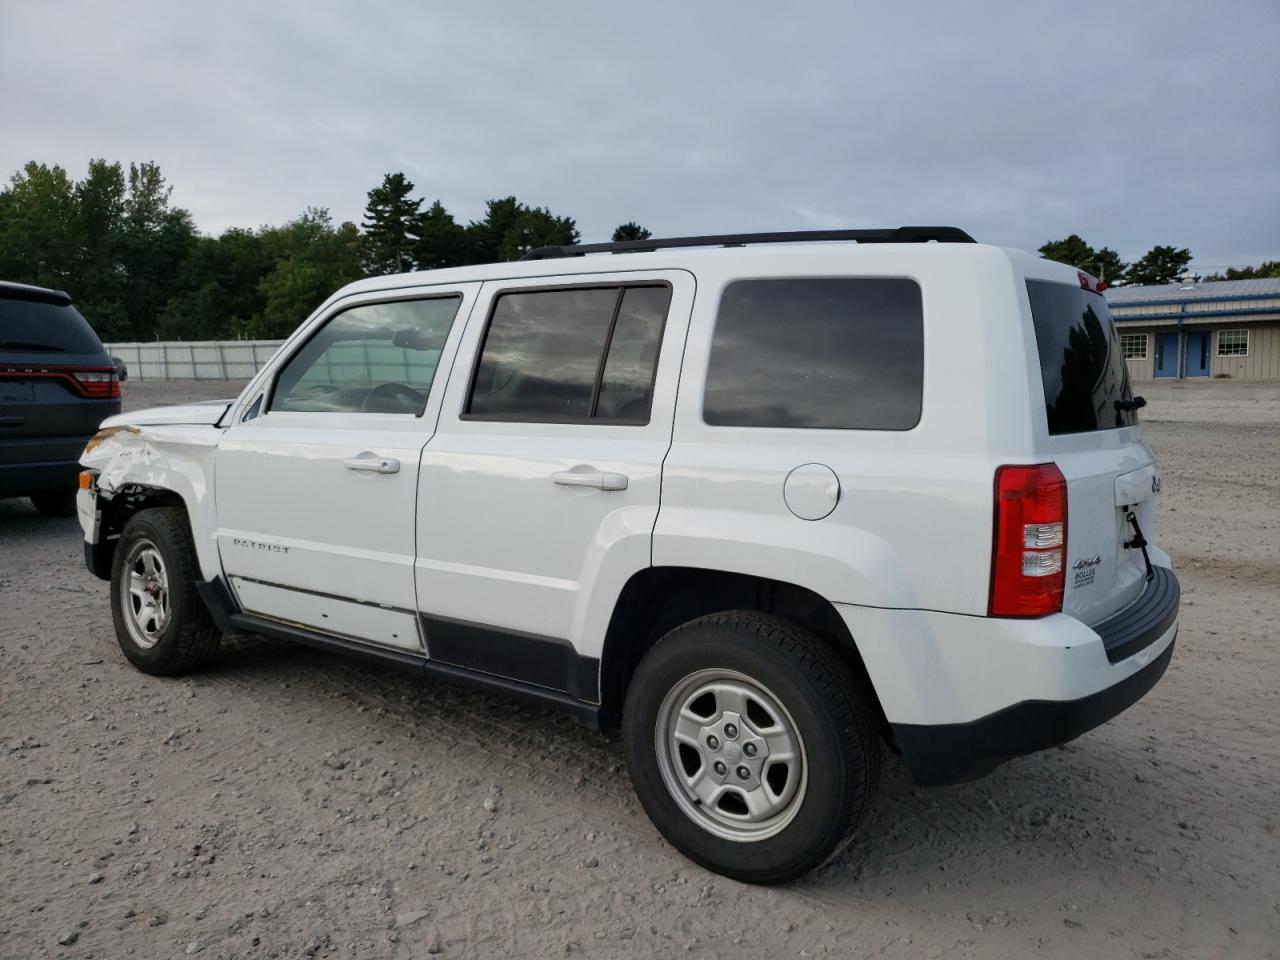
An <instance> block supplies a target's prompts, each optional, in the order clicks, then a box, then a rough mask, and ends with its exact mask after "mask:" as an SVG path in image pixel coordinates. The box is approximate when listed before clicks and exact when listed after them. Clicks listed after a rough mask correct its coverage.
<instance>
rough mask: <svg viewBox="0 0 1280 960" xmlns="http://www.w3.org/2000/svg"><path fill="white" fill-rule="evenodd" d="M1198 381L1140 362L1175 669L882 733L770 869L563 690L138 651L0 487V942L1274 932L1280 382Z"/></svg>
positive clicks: (102, 949)
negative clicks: (1116, 707) (907, 741)
mask: <svg viewBox="0 0 1280 960" xmlns="http://www.w3.org/2000/svg"><path fill="white" fill-rule="evenodd" d="M1218 386H1219V385H1217V384H1210V385H1199V386H1198V388H1197V389H1188V390H1185V391H1183V390H1181V388H1177V387H1165V386H1164V385H1161V387H1160V389H1156V388H1154V387H1153V388H1149V389H1144V391H1143V392H1145V393H1146V394H1147V396H1148V398H1149V399H1151V401H1152V403H1151V407H1150V408H1149V410H1148V411H1147V413H1149V414H1150V416H1149V417H1148V421H1149V422H1148V426H1147V427H1146V429H1145V433H1146V436H1147V438H1148V439H1149V441H1150V443H1151V444H1152V446H1153V447H1154V448H1155V449H1156V452H1157V454H1158V455H1159V456H1160V457H1161V459H1162V461H1163V464H1164V471H1165V473H1164V476H1165V496H1164V500H1163V517H1162V522H1161V530H1160V540H1161V542H1162V543H1163V544H1164V545H1165V546H1166V547H1167V548H1168V549H1169V550H1170V552H1171V553H1172V554H1173V556H1174V559H1175V561H1176V563H1177V566H1178V569H1179V573H1180V576H1181V578H1182V581H1183V587H1184V598H1185V601H1184V602H1185V607H1184V618H1183V624H1182V633H1181V637H1180V639H1179V644H1178V650H1177V653H1176V654H1175V657H1174V660H1173V664H1172V666H1171V668H1170V670H1169V672H1168V674H1167V675H1166V676H1165V679H1164V680H1163V682H1162V683H1161V684H1159V685H1158V686H1157V687H1156V688H1155V690H1153V691H1152V692H1151V693H1150V694H1149V695H1148V696H1147V697H1146V698H1145V699H1144V700H1142V701H1141V702H1140V703H1139V704H1137V705H1136V706H1135V707H1133V708H1132V709H1131V710H1130V711H1128V712H1127V713H1125V714H1123V715H1122V716H1121V717H1119V718H1117V719H1116V720H1114V721H1112V722H1111V723H1110V724H1107V725H1106V726H1104V727H1102V728H1100V729H1098V730H1096V731H1094V732H1092V733H1090V734H1087V735H1085V736H1084V737H1082V738H1080V739H1079V740H1077V741H1075V742H1074V743H1072V744H1070V745H1068V746H1067V747H1065V748H1061V749H1057V750H1051V751H1048V752H1046V753H1043V754H1040V755H1037V756H1032V757H1026V758H1022V759H1019V760H1015V761H1013V762H1011V763H1009V764H1007V765H1005V766H1004V767H1002V768H1001V769H1000V770H998V771H997V772H995V773H994V774H992V775H991V776H990V777H988V778H986V779H985V780H982V781H980V782H978V783H972V784H966V785H963V786H957V787H948V788H936V789H930V790H921V789H917V788H915V787H914V786H912V784H911V783H910V781H909V780H908V778H907V776H906V774H905V771H904V770H903V768H902V766H901V764H900V763H899V762H897V761H892V762H890V763H888V764H887V767H886V775H885V778H884V781H883V783H882V787H881V791H880V795H879V798H878V801H877V804H876V811H875V814H874V816H873V819H872V820H871V822H870V823H869V824H868V826H867V827H866V829H865V830H864V832H863V833H862V834H861V836H860V838H859V839H858V840H857V841H856V842H855V843H854V845H853V846H852V847H851V848H850V849H849V850H848V852H847V853H846V854H845V855H844V856H843V857H842V858H841V859H840V860H839V861H837V862H836V863H834V864H832V865H829V866H828V867H826V868H824V869H823V870H821V871H819V872H817V873H815V874H813V875H811V876H809V877H807V878H805V879H804V880H802V881H800V882H797V883H794V884H792V885H789V886H786V887H782V888H773V889H762V888H753V887H749V886H744V885H741V884H737V883H734V882H732V881H729V880H726V879H723V878H721V877H718V876H716V875H714V874H710V873H707V872H704V871H703V870H701V869H699V868H697V867H695V866H693V865H692V864H690V863H689V862H688V861H686V860H684V859H683V858H682V857H680V856H679V855H678V854H676V853H675V852H674V851H673V850H672V849H671V848H670V847H668V846H667V845H666V844H665V843H664V842H663V841H662V840H661V839H660V838H659V837H658V835H657V833H656V832H655V831H654V829H653V828H652V827H651V826H650V824H649V823H648V821H647V820H646V819H645V817H644V814H643V812H642V811H641V810H640V807H639V805H638V804H637V803H636V801H635V800H634V799H633V797H632V794H631V789H630V785H629V784H628V781H627V777H626V773H625V771H624V769H623V762H622V751H621V748H620V746H619V744H618V743H617V742H611V741H609V740H606V739H605V738H603V737H601V736H600V735H597V734H593V733H590V732H588V731H586V730H583V729H581V728H578V727H576V726H575V725H574V724H573V723H571V722H569V721H567V720H565V719H563V718H561V717H559V716H556V715H554V714H551V713H547V712H543V711H541V710H539V709H535V708H532V707H527V706H523V705H519V704H514V703H511V702H508V701H504V700H502V699H499V698H496V697H490V696H484V695H479V694H476V693H472V692H466V691H461V690H458V689H455V688H452V687H449V686H446V685H443V684H440V683H434V682H424V681H423V680H422V679H420V678H417V677H414V676H410V675H408V674H406V673H401V672H396V671H393V670H390V669H382V668H378V667H373V666H367V665H364V664H360V663H356V662H353V661H349V660H344V659H340V658H338V657H336V656H329V655H325V654H321V653H317V652H312V651H309V650H306V649H302V648H297V647H292V646H288V645H284V644H274V643H269V642H266V641H261V640H252V639H239V640H236V641H235V642H233V643H231V644H230V647H229V649H228V650H226V652H224V653H223V654H222V655H221V657H220V658H219V660H218V661H217V662H216V663H215V665H214V666H213V667H211V668H210V669H208V670H206V671H204V672H202V673H200V674H199V675H197V676H192V677H188V678H184V679H175V680H162V679H154V678H149V677H146V676H143V675H142V674H140V673H138V672H136V671H134V670H133V669H132V668H130V667H129V666H128V665H127V664H126V662H125V661H124V660H123V658H122V657H121V656H120V654H119V652H118V649H117V647H116V644H115V640H114V638H113V635H112V629H111V621H110V613H109V609H108V600H107V592H106V588H105V585H104V584H102V583H101V582H99V581H96V580H94V579H93V578H91V577H90V576H89V575H88V574H87V573H86V572H85V571H84V569H83V566H82V560H81V551H80V534H79V530H78V528H77V527H76V523H75V521H74V520H48V519H44V518H42V517H40V516H38V515H37V514H36V513H35V512H34V511H33V510H32V509H31V508H30V506H29V505H28V504H27V503H26V502H25V501H3V502H0V886H2V888H3V893H0V957H6V958H8V957H12V958H34V957H52V956H59V957H61V956H66V957H118V956H144V957H153V956H155V957H171V956H186V955H191V954H199V955H203V956H208V957H298V956H335V957H347V956H358V957H420V956H425V955H429V954H439V955H440V956H444V957H490V956H541V955H561V954H565V953H570V954H572V953H581V954H583V955H587V956H592V957H615V956H618V957H623V956H625V957H648V956H654V955H670V954H674V953H679V954H681V955H688V956H694V957H735V958H738V957H756V956H760V957H765V956H768V957H776V956H793V957H804V956H810V957H819V956H828V955H830V956H850V955H857V956H860V957H862V956H866V957H902V958H908V957H909V958H930V957H947V958H952V957H1026V956H1029V955H1035V956H1046V957H1073V958H1074V957H1084V956H1088V957H1204V958H1223V957H1232V958H1238V957H1267V956H1270V957H1275V956H1278V955H1280V870H1277V865H1278V864H1280V840H1278V838H1277V831H1278V829H1280V793H1278V792H1277V786H1276V785H1277V782H1280V702H1278V701H1280V694H1278V692H1277V687H1278V683H1277V678H1278V677H1280V655H1278V654H1277V647H1276V644H1277V634H1278V633H1280V631H1278V630H1277V627H1278V626H1280V388H1278V387H1259V388H1252V389H1251V388H1249V387H1247V386H1246V385H1240V384H1226V385H1221V386H1222V387H1223V388H1224V390H1223V392H1222V393H1220V394H1214V393H1212V392H1207V393H1206V392H1205V388H1216V387H1218ZM235 389H236V385H234V384H233V385H230V386H228V385H226V384H208V383H202V384H190V383H187V384H135V383H130V384H127V385H126V404H127V405H128V406H129V407H140V406H150V405H154V404H156V403H160V402H172V401H174V400H185V399H199V398H202V397H217V396H226V395H229V394H230V393H234V392H235Z"/></svg>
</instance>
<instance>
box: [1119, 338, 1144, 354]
mask: <svg viewBox="0 0 1280 960" xmlns="http://www.w3.org/2000/svg"><path fill="white" fill-rule="evenodd" d="M1120 349H1121V350H1123V351H1124V358H1125V359H1126V360H1145V359H1147V335H1146V334H1145V333H1122V334H1120Z"/></svg>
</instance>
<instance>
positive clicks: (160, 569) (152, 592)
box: [119, 537, 169, 650]
mask: <svg viewBox="0 0 1280 960" xmlns="http://www.w3.org/2000/svg"><path fill="white" fill-rule="evenodd" d="M119 590H120V591H121V596H120V606H121V608H122V610H123V612H124V624H125V628H126V629H127V630H128V631H129V636H130V637H131V638H132V639H133V642H134V643H136V644H137V645H138V646H139V647H142V648H143V649H144V650H145V649H150V648H151V647H154V646H155V645H156V642H157V641H158V640H159V639H160V637H161V635H162V634H163V633H164V628H165V627H166V626H167V625H168V623H169V574H168V571H167V570H166V569H165V565H164V558H163V557H162V556H160V551H159V549H157V547H156V545H155V544H154V543H152V542H151V541H150V540H148V539H146V538H145V537H140V538H139V539H137V540H135V541H134V542H133V544H132V545H131V546H130V547H129V551H128V553H127V554H126V555H125V561H124V576H122V577H121V578H120V583H119Z"/></svg>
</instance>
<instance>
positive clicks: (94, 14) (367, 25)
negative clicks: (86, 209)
mask: <svg viewBox="0 0 1280 960" xmlns="http://www.w3.org/2000/svg"><path fill="white" fill-rule="evenodd" d="M801 8H803V9H801ZM1056 9H1057V10H1059V11H1060V12H1058V13H1051V12H1050V11H1051V5H1050V4H1044V3H1029V2H1026V0H1019V2H1009V3H1004V2H977V0H975V2H972V3H943V2H933V3H930V2H923V0H921V2H898V3H892V4H891V3H888V2H885V3H870V2H867V3H854V2H829V3H812V4H779V3H776V2H775V3H769V4H764V3H759V4H757V3H749V2H737V3H718V2H693V0H685V2H682V3H666V2H655V0H649V2H646V3H633V4H619V3H608V2H593V3H587V2H581V3H579V2H556V0H550V2H544V3H528V2H526V3H518V4H517V3H492V4H488V3H483V2H474V3H456V2H455V3H447V4H446V3H428V2H406V3H401V4H396V3H381V4H375V3H364V4H356V3H346V4H342V3H330V2H314V0H308V2H303V0H270V2H264V0H255V2H252V3H239V2H227V0H223V2H219V3H194V2H193V3H178V2H169V3H139V2H134V0H115V2H112V3H100V2H94V3H87V2H86V3H64V2H59V0H44V2H39V3H35V2H31V3H20V2H17V0H0V131H2V133H0V172H2V173H3V175H5V176H8V175H9V174H10V173H11V172H12V171H14V170H16V169H17V168H18V167H19V166H21V165H22V164H23V163H25V162H26V161H28V160H31V159H37V160H41V161H43V162H46V163H58V164H62V165H63V166H65V167H66V168H67V169H68V170H69V171H70V172H71V173H72V174H73V175H75V176H80V175H82V174H83V171H84V167H85V164H86V162H87V161H88V159H89V158H90V157H106V158H108V159H113V160H114V159H119V160H124V161H128V160H155V161H157V162H159V163H160V165H161V168H162V169H163V170H164V172H165V174H166V175H167V176H168V178H169V180H170V182H171V183H172V185H173V187H174V199H175V201H176V202H177V203H179V204H181V205H182V206H185V207H187V208H188V209H190V210H191V211H192V213H193V214H194V216H195V219H196V222H197V223H198V224H199V226H200V228H201V229H202V230H205V231H207V232H218V231H220V230H222V229H223V228H225V227H228V226H231V225H257V224H261V223H276V222H280V221H283V220H286V219H288V218H290V217H292V216H294V215H296V214H297V213H299V212H300V211H301V210H302V209H303V208H304V207H305V206H307V205H316V206H327V207H329V208H330V209H331V210H332V211H333V213H334V215H335V217H337V218H339V219H354V220H357V221H358V220H359V218H360V214H361V210H362V208H363V206H364V203H365V199H366V198H365V193H366V191H367V190H368V189H369V188H370V187H372V186H373V185H375V184H376V183H377V182H378V181H379V180H380V179H381V177H382V174H383V173H385V172H387V171H392V170H402V171H404V172H405V173H406V174H407V175H408V176H409V178H410V179H412V180H413V181H414V182H415V183H416V184H417V187H418V191H419V192H420V193H421V194H423V195H425V196H426V197H427V198H429V199H435V198H440V199H441V200H442V201H443V202H444V204H445V206H447V207H448V208H449V209H450V210H451V211H453V212H454V214H455V216H457V217H458V219H459V220H462V221H466V220H468V219H471V218H475V217H478V216H479V215H480V214H481V212H482V209H483V203H484V200H485V199H487V198H489V197H494V196H502V195H506V194H512V193H514V194H515V195H517V196H518V197H519V198H520V199H521V200H523V201H525V202H527V203H531V204H537V205H543V206H548V207H550V208H551V209H552V210H553V211H555V212H556V213H562V214H568V215H571V216H574V217H576V218H577V221H578V225H579V228H580V229H581V231H582V234H583V238H584V240H602V239H608V235H609V233H610V232H612V229H613V227H614V226H615V225H617V224H618V223H619V222H622V221H625V220H633V219H634V220H638V221H639V222H641V223H643V224H645V225H646V226H648V227H649V228H650V229H652V230H653V231H654V232H655V233H658V234H666V235H678V234H687V233H699V232H717V231H732V230H753V229H803V228H824V227H834V226H849V227H862V226H889V225H893V226H896V225H899V224H904V223H923V224H934V223H947V224H955V225H958V226H962V227H964V228H966V229H968V230H969V231H970V232H971V233H972V234H974V235H975V236H976V237H978V238H979V239H980V240H984V241H990V242H996V243H1002V244H1011V245H1015V246H1022V247H1029V248H1034V247H1036V246H1039V245H1040V244H1041V243H1042V242H1044V241H1045V240H1046V239H1049V238H1050V237H1061V236H1065V235H1066V234H1068V233H1072V232H1075V233H1080V234H1081V235H1083V236H1084V237H1085V238H1086V239H1087V240H1089V241H1090V242H1091V243H1093V244H1095V245H1103V244H1106V245H1108V246H1112V247H1115V248H1116V249H1117V250H1119V252H1120V254H1121V255H1122V256H1123V257H1125V258H1126V259H1131V258H1133V257H1136V256H1138V255H1140V254H1141V253H1142V252H1143V251H1145V250H1146V249H1148V248H1149V247H1151V246H1152V245H1153V244H1156V243H1161V244H1164V243H1171V244H1177V245H1178V246H1187V247H1190V248H1191V249H1192V251H1193V252H1194V253H1195V255H1196V262H1197V265H1198V266H1200V267H1202V268H1203V267H1209V266H1217V265H1224V264H1235V263H1247V262H1256V261H1258V260H1260V259H1263V258H1272V259H1274V258H1278V257H1280V107H1277V103H1280V3H1277V0H1222V2H1220V3H1216V4H1206V3H1203V2H1200V3H1195V4H1191V3H1182V2H1154V0H1152V2H1147V3H1137V2H1122V0H1111V2H1107V3H1098V4H1094V3H1091V2H1079V0H1077V2H1075V3H1072V4H1070V5H1069V6H1064V5H1056Z"/></svg>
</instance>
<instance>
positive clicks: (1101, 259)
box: [1039, 233, 1280, 287]
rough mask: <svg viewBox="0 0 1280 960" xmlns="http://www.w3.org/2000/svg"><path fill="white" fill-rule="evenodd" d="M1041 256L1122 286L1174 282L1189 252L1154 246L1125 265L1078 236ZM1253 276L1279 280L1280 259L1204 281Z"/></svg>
mask: <svg viewBox="0 0 1280 960" xmlns="http://www.w3.org/2000/svg"><path fill="white" fill-rule="evenodd" d="M1039 253H1040V255H1041V256H1042V257H1045V258H1046V259H1048V260H1057V261H1059V262H1060V263H1069V264H1071V266H1073V267H1075V268H1077V269H1078V270H1085V271H1087V272H1088V273H1091V274H1093V275H1094V276H1095V277H1098V278H1100V279H1102V280H1105V281H1106V282H1107V284H1108V285H1109V286H1113V287H1114V286H1120V285H1121V284H1132V285H1137V284H1162V283H1173V282H1174V281H1175V280H1178V279H1179V278H1181V277H1183V276H1185V275H1186V273H1187V267H1188V266H1189V265H1190V264H1191V251H1190V250H1188V249H1186V248H1178V247H1161V246H1155V247H1152V248H1151V249H1150V250H1148V251H1147V252H1146V253H1145V254H1143V255H1142V256H1141V257H1140V258H1139V259H1137V260H1135V261H1134V262H1133V263H1125V262H1124V261H1123V260H1121V259H1120V255H1119V254H1118V253H1116V252H1115V251H1114V250H1112V249H1111V248H1110V247H1098V248H1097V249H1094V248H1093V247H1092V246H1090V245H1089V244H1088V243H1086V242H1085V240H1084V239H1083V238H1082V237H1080V236H1078V235H1077V234H1074V233H1073V234H1071V236H1069V237H1067V238H1066V239H1063V240H1050V241H1049V242H1048V243H1046V244H1045V245H1044V246H1042V247H1041V248H1040V250H1039ZM1255 277H1280V260H1267V261H1264V262H1263V263H1262V264H1260V265H1259V266H1256V267H1228V268H1227V269H1226V270H1225V271H1224V272H1223V273H1211V274H1209V275H1208V276H1207V277H1204V278H1203V279H1204V280H1249V279H1252V278H1255Z"/></svg>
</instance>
